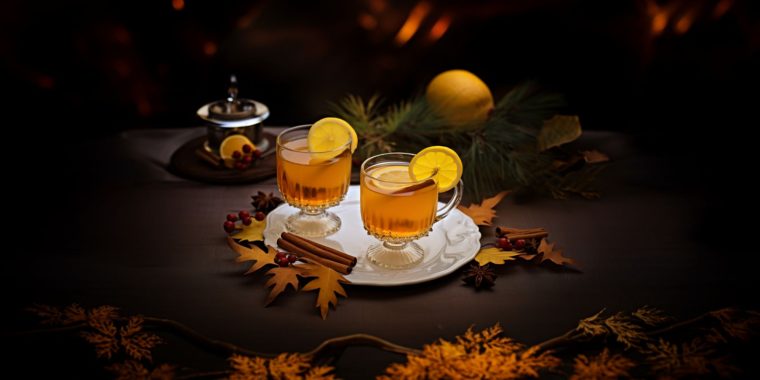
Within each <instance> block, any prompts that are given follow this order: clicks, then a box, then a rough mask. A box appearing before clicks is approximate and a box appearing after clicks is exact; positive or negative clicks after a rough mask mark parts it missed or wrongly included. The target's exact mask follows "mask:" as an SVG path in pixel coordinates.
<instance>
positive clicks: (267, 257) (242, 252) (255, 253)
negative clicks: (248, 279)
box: [227, 236, 277, 274]
mask: <svg viewBox="0 0 760 380" xmlns="http://www.w3.org/2000/svg"><path fill="white" fill-rule="evenodd" d="M227 244H228V245H229V246H230V248H232V250H233V251H235V252H236V253H237V254H238V255H239V256H238V258H237V262H239V263H243V262H246V261H253V265H251V268H250V269H248V271H247V272H245V274H251V273H253V272H256V271H257V270H259V269H261V268H263V267H265V266H267V265H275V263H274V254H270V252H277V250H276V249H275V248H272V247H268V249H267V252H264V251H263V250H261V248H259V247H257V246H255V245H251V248H248V247H246V246H244V245H242V244H238V243H237V242H235V239H233V238H231V237H229V236H228V237H227Z"/></svg>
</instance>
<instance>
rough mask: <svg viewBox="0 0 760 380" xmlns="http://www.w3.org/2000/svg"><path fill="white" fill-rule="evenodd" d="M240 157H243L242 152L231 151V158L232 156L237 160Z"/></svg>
mask: <svg viewBox="0 0 760 380" xmlns="http://www.w3.org/2000/svg"><path fill="white" fill-rule="evenodd" d="M240 157H243V153H240V151H239V150H236V151H234V152H232V158H234V159H236V160H239V159H240Z"/></svg>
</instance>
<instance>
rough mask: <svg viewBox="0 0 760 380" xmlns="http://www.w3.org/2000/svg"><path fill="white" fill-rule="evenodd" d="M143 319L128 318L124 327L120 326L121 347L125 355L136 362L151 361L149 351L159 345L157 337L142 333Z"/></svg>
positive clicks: (159, 339)
mask: <svg viewBox="0 0 760 380" xmlns="http://www.w3.org/2000/svg"><path fill="white" fill-rule="evenodd" d="M142 325H143V318H142V317H140V316H134V317H130V318H129V320H128V321H127V325H126V326H122V327H121V329H120V330H119V332H120V333H121V345H122V346H123V347H124V351H126V352H127V355H129V356H131V357H133V358H135V359H137V360H142V359H146V360H152V356H151V353H150V350H151V349H152V348H153V347H155V346H156V345H158V344H159V343H161V338H159V337H158V335H155V334H151V333H146V332H143V331H142Z"/></svg>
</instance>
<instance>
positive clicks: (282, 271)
mask: <svg viewBox="0 0 760 380" xmlns="http://www.w3.org/2000/svg"><path fill="white" fill-rule="evenodd" d="M267 275H269V276H272V277H271V278H270V279H269V280H267V283H266V287H267V288H269V287H271V288H272V289H271V290H270V291H269V296H267V301H266V305H269V304H270V303H272V301H274V300H275V298H277V296H279V295H280V293H282V292H283V291H285V289H287V288H288V285H290V286H291V287H293V289H294V290H298V276H300V275H301V268H300V267H296V266H289V267H277V268H272V269H270V270H268V271H267Z"/></svg>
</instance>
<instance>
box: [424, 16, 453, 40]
mask: <svg viewBox="0 0 760 380" xmlns="http://www.w3.org/2000/svg"><path fill="white" fill-rule="evenodd" d="M450 25H451V16H449V15H443V16H441V17H440V18H439V19H438V21H436V22H435V24H433V27H432V28H430V34H428V39H429V40H430V42H435V41H438V40H439V39H440V38H441V37H443V35H444V34H446V31H447V30H449V26H450Z"/></svg>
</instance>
